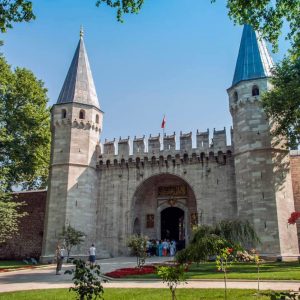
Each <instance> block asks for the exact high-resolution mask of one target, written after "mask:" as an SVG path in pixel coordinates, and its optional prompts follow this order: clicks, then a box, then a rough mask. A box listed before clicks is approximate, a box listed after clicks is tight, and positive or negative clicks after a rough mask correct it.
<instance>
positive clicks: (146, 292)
mask: <svg viewBox="0 0 300 300" xmlns="http://www.w3.org/2000/svg"><path fill="white" fill-rule="evenodd" d="M254 293H255V291H254V290H233V289H229V290H228V300H236V299H239V300H249V299H260V300H267V299H268V300H269V299H270V297H269V296H261V297H259V298H257V297H256V296H254ZM176 295H177V300H218V299H224V290H223V289H178V290H177V292H176ZM4 299H9V300H44V299H45V300H47V299H51V300H66V299H76V297H75V294H74V293H73V292H69V291H68V290H67V289H51V290H36V291H22V292H12V293H0V300H4ZM104 299H105V300H141V299H142V300H162V299H164V300H169V299H171V296H170V291H169V290H168V289H111V288H107V289H105V291H104Z"/></svg>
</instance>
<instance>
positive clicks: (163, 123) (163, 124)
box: [161, 115, 166, 129]
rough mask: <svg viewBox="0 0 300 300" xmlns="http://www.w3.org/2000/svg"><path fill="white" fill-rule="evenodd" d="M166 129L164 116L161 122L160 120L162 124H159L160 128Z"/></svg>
mask: <svg viewBox="0 0 300 300" xmlns="http://www.w3.org/2000/svg"><path fill="white" fill-rule="evenodd" d="M165 127H166V116H165V115H164V118H163V120H162V122H161V128H163V129H164V128H165Z"/></svg>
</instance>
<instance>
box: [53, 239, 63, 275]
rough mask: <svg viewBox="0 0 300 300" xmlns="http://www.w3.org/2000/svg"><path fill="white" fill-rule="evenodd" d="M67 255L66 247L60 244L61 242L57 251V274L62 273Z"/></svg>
mask: <svg viewBox="0 0 300 300" xmlns="http://www.w3.org/2000/svg"><path fill="white" fill-rule="evenodd" d="M64 255H65V249H64V247H63V246H60V245H59V244H58V245H57V247H56V251H55V258H56V275H60V274H61V273H60V271H61V269H62V264H63V260H64Z"/></svg>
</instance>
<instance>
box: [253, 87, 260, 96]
mask: <svg viewBox="0 0 300 300" xmlns="http://www.w3.org/2000/svg"><path fill="white" fill-rule="evenodd" d="M252 96H259V88H258V86H257V85H254V86H253V87H252Z"/></svg>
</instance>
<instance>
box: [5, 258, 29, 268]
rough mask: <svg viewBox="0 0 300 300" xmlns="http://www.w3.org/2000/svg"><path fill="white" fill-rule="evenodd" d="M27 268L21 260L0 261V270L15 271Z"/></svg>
mask: <svg viewBox="0 0 300 300" xmlns="http://www.w3.org/2000/svg"><path fill="white" fill-rule="evenodd" d="M24 266H28V265H27V264H25V263H24V262H23V261H21V260H0V269H15V268H21V267H24Z"/></svg>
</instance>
